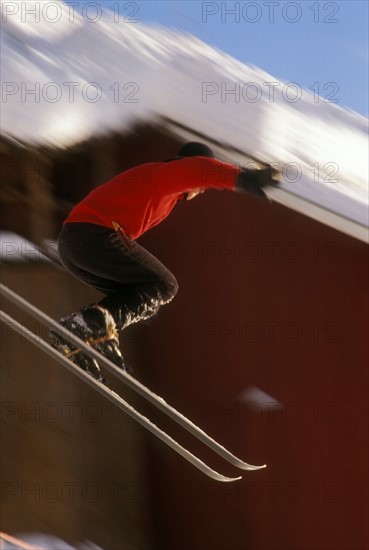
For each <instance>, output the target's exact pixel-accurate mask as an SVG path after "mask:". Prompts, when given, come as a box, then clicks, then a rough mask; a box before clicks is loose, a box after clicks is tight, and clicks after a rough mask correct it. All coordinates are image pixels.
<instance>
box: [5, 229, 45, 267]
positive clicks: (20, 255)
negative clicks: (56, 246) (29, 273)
mask: <svg viewBox="0 0 369 550" xmlns="http://www.w3.org/2000/svg"><path fill="white" fill-rule="evenodd" d="M49 261H50V260H49V259H48V258H47V256H45V255H44V254H42V252H41V251H40V249H39V248H38V247H37V246H36V245H35V244H33V243H31V242H30V241H28V240H27V239H25V238H24V237H21V236H20V235H17V234H16V233H12V232H11V231H0V263H8V262H10V263H23V262H26V263H28V262H49Z"/></svg>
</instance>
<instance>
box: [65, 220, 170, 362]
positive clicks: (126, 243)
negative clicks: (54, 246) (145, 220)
mask: <svg viewBox="0 0 369 550" xmlns="http://www.w3.org/2000/svg"><path fill="white" fill-rule="evenodd" d="M58 245H59V254H60V257H61V260H62V262H63V264H64V265H65V267H66V268H67V269H68V270H69V271H71V272H72V273H73V274H74V275H75V276H76V277H78V278H79V279H80V280H82V281H84V282H85V283H87V284H89V285H90V286H93V287H94V288H96V289H97V290H99V291H101V292H103V293H104V294H105V295H106V296H105V298H104V299H103V300H101V302H99V304H95V305H92V306H90V307H87V308H84V309H83V310H81V311H80V312H77V313H76V314H73V315H71V316H68V317H67V318H65V319H63V320H62V321H61V323H62V324H63V325H64V326H66V327H67V328H70V330H72V331H73V332H75V333H77V334H78V335H79V336H80V337H82V338H83V339H84V340H89V341H94V340H95V341H96V339H98V340H100V343H98V344H96V345H94V347H96V348H97V349H98V350H99V351H100V352H101V353H103V355H105V356H107V357H108V358H109V359H111V360H113V361H114V362H115V363H116V364H118V365H119V366H123V358H122V356H121V353H120V350H119V339H118V335H117V333H116V332H115V324H116V327H117V328H118V329H123V328H126V327H127V326H128V325H130V324H132V323H136V322H138V321H140V320H144V319H148V318H149V317H151V316H153V315H155V313H157V311H158V310H159V308H160V306H161V305H163V304H166V303H168V302H169V301H171V300H172V298H173V297H174V296H175V294H176V292H177V289H178V285H177V281H176V279H175V277H174V276H173V275H172V274H171V273H170V271H168V270H167V269H166V268H165V266H163V264H162V263H161V262H159V260H157V259H156V258H155V257H154V256H153V255H151V254H150V253H149V252H148V251H147V250H145V249H144V248H143V247H141V246H140V245H138V244H137V243H136V242H134V241H132V240H129V239H127V238H125V237H123V236H121V235H120V234H118V233H116V232H115V231H114V230H110V229H108V228H105V227H100V226H96V225H92V224H68V225H66V226H65V227H64V228H63V230H62V232H61V234H60V236H59V240H58ZM104 335H106V341H101V340H103V338H104Z"/></svg>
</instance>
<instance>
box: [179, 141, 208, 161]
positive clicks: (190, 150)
mask: <svg viewBox="0 0 369 550" xmlns="http://www.w3.org/2000/svg"><path fill="white" fill-rule="evenodd" d="M177 157H209V158H212V159H213V158H214V153H213V151H212V150H211V149H210V147H208V146H207V145H204V143H198V142H197V141H189V142H188V143H186V144H185V145H183V147H181V149H180V150H179V151H178V153H177Z"/></svg>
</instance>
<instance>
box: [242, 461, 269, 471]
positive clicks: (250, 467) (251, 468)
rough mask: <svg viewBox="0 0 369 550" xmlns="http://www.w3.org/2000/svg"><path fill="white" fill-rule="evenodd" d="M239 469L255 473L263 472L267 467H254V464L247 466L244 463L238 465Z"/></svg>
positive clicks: (264, 465)
mask: <svg viewBox="0 0 369 550" xmlns="http://www.w3.org/2000/svg"><path fill="white" fill-rule="evenodd" d="M237 467H238V468H241V469H242V470H249V471H255V470H262V469H263V468H266V467H267V465H266V464H263V465H262V466H253V465H252V464H247V463H246V462H242V463H240V464H237Z"/></svg>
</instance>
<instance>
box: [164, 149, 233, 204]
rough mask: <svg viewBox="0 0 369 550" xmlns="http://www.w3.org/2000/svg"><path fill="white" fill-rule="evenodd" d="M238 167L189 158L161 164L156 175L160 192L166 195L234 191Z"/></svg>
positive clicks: (217, 161) (199, 158)
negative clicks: (203, 191) (200, 191)
mask: <svg viewBox="0 0 369 550" xmlns="http://www.w3.org/2000/svg"><path fill="white" fill-rule="evenodd" d="M240 172H241V170H240V168H239V167H237V166H234V165H232V164H228V163H226V162H221V161H220V160H217V159H210V158H206V157H190V158H183V159H179V160H175V161H170V162H166V163H162V165H161V167H160V171H159V172H158V173H157V174H156V178H157V183H158V185H159V186H160V191H161V192H162V193H163V194H166V195H172V194H178V193H188V192H190V191H194V190H196V189H229V190H235V189H236V181H237V177H238V176H239V174H240Z"/></svg>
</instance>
